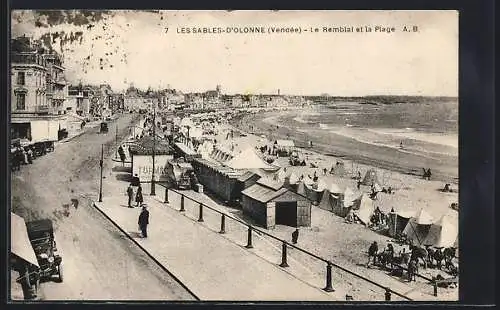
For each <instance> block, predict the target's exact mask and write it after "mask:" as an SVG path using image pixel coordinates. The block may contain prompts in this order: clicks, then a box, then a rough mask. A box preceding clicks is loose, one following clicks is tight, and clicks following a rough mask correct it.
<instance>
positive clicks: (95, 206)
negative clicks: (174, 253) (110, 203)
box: [92, 201, 201, 301]
mask: <svg viewBox="0 0 500 310" xmlns="http://www.w3.org/2000/svg"><path fill="white" fill-rule="evenodd" d="M92 205H93V206H94V208H95V209H97V210H98V211H99V212H100V213H101V214H102V215H104V217H105V218H106V219H107V220H108V221H110V222H111V223H112V224H113V225H114V226H115V227H116V228H118V229H119V230H120V231H121V232H122V233H123V234H124V235H125V236H126V237H127V238H128V239H129V240H130V241H132V242H133V243H134V244H135V245H136V246H138V247H139V248H140V249H141V250H142V251H143V252H144V253H146V255H147V256H148V257H149V258H151V259H152V260H153V261H154V262H155V263H156V264H157V265H158V266H159V267H160V268H161V269H162V270H163V271H165V272H166V273H167V274H168V275H169V276H171V277H172V278H173V279H174V280H175V281H176V282H177V283H179V284H180V285H181V286H182V288H184V289H185V290H186V291H187V292H188V293H189V294H190V295H191V296H193V297H194V298H195V300H196V301H201V299H200V298H199V297H198V296H196V294H195V293H193V292H192V291H191V290H190V289H189V288H188V287H187V286H186V285H185V284H184V283H182V282H181V281H180V280H179V279H178V278H177V277H176V276H175V275H174V274H172V273H171V272H170V271H169V270H168V269H167V268H166V267H165V266H163V265H162V264H161V263H160V262H159V261H158V260H157V259H156V258H155V257H154V256H153V255H151V253H149V252H148V251H147V250H146V249H145V248H144V247H143V246H141V245H140V244H139V243H138V242H137V241H135V240H134V238H132V237H130V235H129V234H127V232H125V230H123V229H122V228H121V227H120V226H119V225H118V224H117V223H116V222H115V221H113V220H112V219H111V218H110V217H109V216H108V215H107V214H106V213H105V212H104V211H102V210H101V208H99V207H98V206H97V205H96V204H95V202H94V201H93V202H92Z"/></svg>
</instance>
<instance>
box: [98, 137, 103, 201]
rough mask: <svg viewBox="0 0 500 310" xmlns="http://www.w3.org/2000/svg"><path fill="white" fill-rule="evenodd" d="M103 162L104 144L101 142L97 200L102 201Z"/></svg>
mask: <svg viewBox="0 0 500 310" xmlns="http://www.w3.org/2000/svg"><path fill="white" fill-rule="evenodd" d="M103 164H104V144H101V160H100V161H99V166H101V179H100V182H99V202H102V169H103Z"/></svg>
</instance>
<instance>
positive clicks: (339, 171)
mask: <svg viewBox="0 0 500 310" xmlns="http://www.w3.org/2000/svg"><path fill="white" fill-rule="evenodd" d="M330 173H331V174H333V175H337V176H344V175H345V174H346V170H345V166H344V163H343V162H337V164H335V167H333V168H332V170H331V171H330Z"/></svg>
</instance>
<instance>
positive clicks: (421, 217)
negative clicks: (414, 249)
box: [403, 209, 434, 245]
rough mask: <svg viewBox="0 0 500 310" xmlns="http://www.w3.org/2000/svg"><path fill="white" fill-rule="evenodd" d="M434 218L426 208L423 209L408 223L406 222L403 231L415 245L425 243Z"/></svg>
mask: <svg viewBox="0 0 500 310" xmlns="http://www.w3.org/2000/svg"><path fill="white" fill-rule="evenodd" d="M433 222H434V220H433V218H432V216H431V215H430V214H429V213H427V212H426V211H425V210H424V209H421V210H420V211H419V212H418V213H417V214H416V215H415V216H414V217H412V218H411V219H410V220H409V221H408V224H406V227H405V229H404V230H403V233H404V234H405V235H406V237H407V238H408V239H409V240H411V241H412V242H413V244H415V245H423V242H424V240H425V238H426V237H427V234H428V233H429V229H430V227H431V225H432V224H433Z"/></svg>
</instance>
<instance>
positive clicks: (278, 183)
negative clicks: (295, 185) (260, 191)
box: [257, 177, 284, 191]
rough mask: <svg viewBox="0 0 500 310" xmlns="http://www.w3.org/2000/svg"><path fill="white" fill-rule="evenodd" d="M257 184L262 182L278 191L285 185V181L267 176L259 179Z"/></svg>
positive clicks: (263, 184)
mask: <svg viewBox="0 0 500 310" xmlns="http://www.w3.org/2000/svg"><path fill="white" fill-rule="evenodd" d="M257 184H260V185H262V186H264V187H268V188H271V189H273V190H276V191H277V190H279V189H280V188H282V187H283V185H284V182H283V181H275V180H273V179H272V178H270V177H265V178H260V179H258V180H257Z"/></svg>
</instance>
